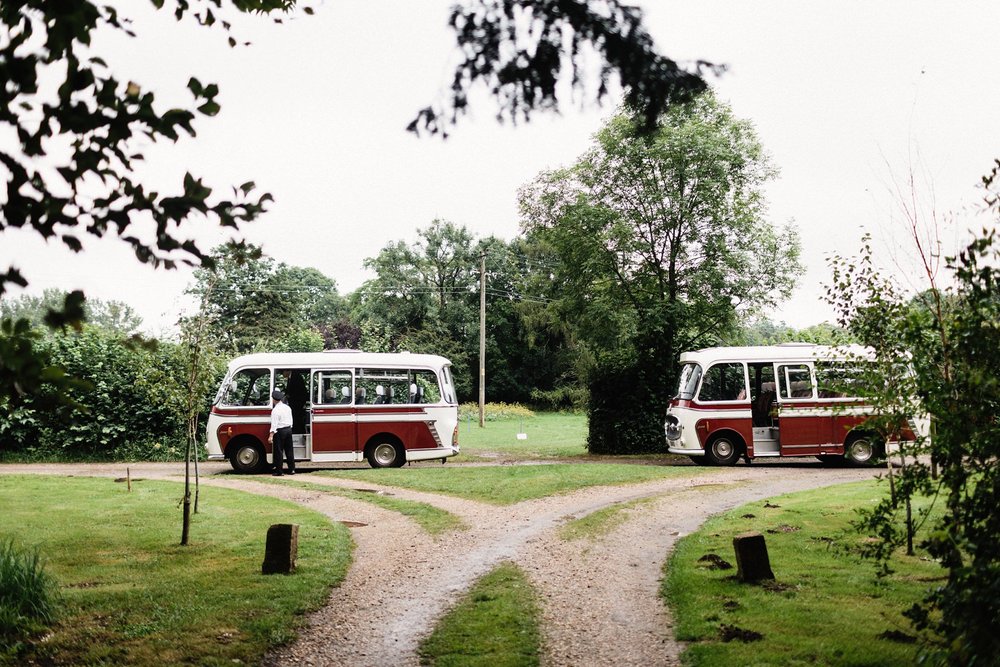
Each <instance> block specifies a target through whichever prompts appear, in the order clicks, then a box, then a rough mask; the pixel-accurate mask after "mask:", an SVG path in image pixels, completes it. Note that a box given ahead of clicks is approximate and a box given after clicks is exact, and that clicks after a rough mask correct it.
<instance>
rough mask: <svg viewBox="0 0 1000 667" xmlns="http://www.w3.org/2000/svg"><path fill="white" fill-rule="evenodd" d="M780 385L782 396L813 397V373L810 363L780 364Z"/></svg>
mask: <svg viewBox="0 0 1000 667" xmlns="http://www.w3.org/2000/svg"><path fill="white" fill-rule="evenodd" d="M778 385H779V387H780V390H781V398H786V399H787V398H812V397H813V383H812V373H810V372H809V366H808V364H794V365H792V364H789V365H785V366H778Z"/></svg>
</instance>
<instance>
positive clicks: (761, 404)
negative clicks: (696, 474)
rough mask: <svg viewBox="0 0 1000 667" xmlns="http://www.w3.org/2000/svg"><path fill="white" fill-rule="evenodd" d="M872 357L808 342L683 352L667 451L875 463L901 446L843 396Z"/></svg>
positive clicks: (717, 460)
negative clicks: (885, 439)
mask: <svg viewBox="0 0 1000 667" xmlns="http://www.w3.org/2000/svg"><path fill="white" fill-rule="evenodd" d="M868 358H869V352H868V351H867V350H866V348H863V347H860V346H844V347H837V348H832V347H827V346H822V345H811V344H806V343H787V344H783V345H773V346H759V347H715V348H708V349H704V350H698V351H696V352H686V353H684V354H682V355H681V358H680V363H681V372H680V387H679V389H678V392H677V395H676V396H675V397H674V398H673V399H672V400H671V402H670V407H669V409H668V410H667V418H666V424H665V429H666V436H667V448H668V450H669V451H670V452H671V453H672V454H686V455H688V456H690V457H691V459H692V460H693V461H695V462H697V463H703V464H713V465H733V464H734V463H736V462H737V461H738V460H739V459H740V458H744V457H745V458H746V459H747V460H748V461H749V459H751V458H755V457H775V456H816V457H818V458H819V459H821V460H823V461H828V462H834V461H841V460H845V459H846V460H847V461H848V462H851V463H854V464H858V465H864V464H868V463H872V462H874V461H876V460H878V459H879V458H881V457H883V456H884V455H885V454H886V453H887V452H886V450H889V451H892V450H893V449H894V447H895V445H896V443H888V444H883V443H881V442H879V441H878V439H877V438H876V437H875V436H874V434H873V433H871V432H869V431H866V430H865V428H864V424H865V421H866V420H867V419H868V418H869V417H870V416H871V415H872V411H871V408H870V407H869V406H866V405H865V403H864V401H862V400H861V399H859V398H857V397H855V396H850V395H848V394H849V393H850V392H849V391H848V392H847V393H845V387H849V386H850V379H851V371H852V367H854V368H856V367H857V366H858V364H859V363H865V360H866V359H868ZM818 371H820V374H821V376H822V378H821V381H820V382H819V383H817V372H818ZM910 425H911V429H912V428H916V424H915V423H914V422H912V421H911V424H910ZM910 437H913V433H912V432H905V431H904V438H907V439H909V438H910Z"/></svg>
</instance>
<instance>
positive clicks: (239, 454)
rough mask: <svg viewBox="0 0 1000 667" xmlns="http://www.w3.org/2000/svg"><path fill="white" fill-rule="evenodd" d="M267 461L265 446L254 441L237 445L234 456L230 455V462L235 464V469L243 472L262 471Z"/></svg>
mask: <svg viewBox="0 0 1000 667" xmlns="http://www.w3.org/2000/svg"><path fill="white" fill-rule="evenodd" d="M266 462H267V459H266V458H265V457H264V449H263V447H261V446H260V445H258V444H256V443H252V442H245V443H240V444H239V445H237V446H236V450H235V451H234V452H233V453H232V456H230V457H229V463H230V465H232V466H233V470H235V471H236V472H241V473H254V472H260V471H261V470H263V469H264V466H265V464H266Z"/></svg>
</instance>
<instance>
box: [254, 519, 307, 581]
mask: <svg viewBox="0 0 1000 667" xmlns="http://www.w3.org/2000/svg"><path fill="white" fill-rule="evenodd" d="M298 554H299V526H298V524H295V523H276V524H274V525H273V526H271V527H270V528H268V529H267V543H266V544H265V546H264V564H263V565H261V568H260V569H261V573H262V574H291V573H292V572H294V571H295V559H296V558H297V557H298Z"/></svg>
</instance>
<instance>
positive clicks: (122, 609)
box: [0, 475, 352, 665]
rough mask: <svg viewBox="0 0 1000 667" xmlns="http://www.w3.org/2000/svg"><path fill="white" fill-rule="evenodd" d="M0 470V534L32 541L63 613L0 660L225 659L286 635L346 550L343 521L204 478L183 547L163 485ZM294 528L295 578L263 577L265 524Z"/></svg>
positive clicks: (252, 654) (346, 559) (320, 595)
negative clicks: (45, 631) (44, 632)
mask: <svg viewBox="0 0 1000 667" xmlns="http://www.w3.org/2000/svg"><path fill="white" fill-rule="evenodd" d="M132 489H133V490H132V492H131V493H129V492H128V491H127V490H126V487H125V484H121V483H115V482H113V481H112V480H110V479H91V478H65V477H45V476H38V475H25V476H0V507H3V508H4V509H3V513H4V522H3V527H2V529H0V539H8V538H13V539H14V541H15V542H17V543H20V544H21V545H23V546H26V547H29V548H30V547H35V546H37V547H38V548H39V549H40V551H41V553H42V556H43V557H44V559H45V560H46V562H47V566H46V569H47V571H48V572H49V573H50V574H51V575H52V576H53V577H54V578H55V579H56V581H57V582H58V583H59V586H60V596H61V598H62V611H61V612H60V615H59V620H58V622H57V625H56V626H55V627H54V628H52V631H51V634H50V635H49V636H47V637H46V638H45V639H44V641H37V642H34V643H30V644H28V645H27V646H26V647H23V649H24V653H22V654H21V655H20V656H13V655H11V654H10V653H7V654H6V657H5V654H4V653H3V651H2V650H0V663H4V662H6V663H8V664H25V663H28V662H30V661H35V662H37V663H42V664H65V665H70V664H72V665H76V664H112V663H113V664H122V663H128V664H132V665H162V664H182V663H190V664H199V665H222V664H226V665H232V664H238V663H244V664H246V663H252V664H256V663H259V662H260V659H261V657H262V656H263V654H264V652H265V651H266V650H267V649H268V648H269V647H271V646H274V645H276V644H280V643H283V642H287V641H289V640H290V639H292V638H293V637H294V634H295V628H296V626H297V625H298V624H299V623H300V622H301V620H302V618H301V614H302V613H303V612H305V611H308V610H311V609H315V608H318V607H319V606H321V604H322V603H323V602H324V600H325V599H326V597H327V595H328V594H329V589H330V587H331V586H334V585H336V584H338V583H339V582H340V581H342V579H343V577H344V575H345V573H346V571H347V568H348V566H349V564H350V560H351V549H352V543H351V539H350V535H349V534H348V531H347V529H346V528H345V527H344V526H342V525H340V524H338V523H331V522H330V521H329V520H327V519H326V517H324V516H322V515H320V514H318V513H316V512H312V511H309V510H305V509H302V508H300V507H297V506H295V505H293V504H292V503H288V502H284V501H280V500H276V499H274V498H264V497H260V496H253V495H250V494H247V493H241V492H238V491H231V490H228V489H219V488H212V487H208V488H205V487H202V490H201V500H200V507H199V513H198V514H197V515H194V516H193V521H192V525H191V538H190V541H191V544H190V545H189V546H187V547H181V546H179V544H178V542H179V541H180V534H181V511H180V509H179V508H178V501H179V500H180V498H181V496H182V493H183V487H182V485H180V484H177V483H171V482H153V481H133V483H132ZM273 523H296V524H299V546H298V569H297V571H296V573H295V574H294V575H293V576H281V575H271V576H263V575H261V573H260V568H261V562H262V561H263V556H264V541H265V536H266V532H267V527H268V526H269V525H271V524H273Z"/></svg>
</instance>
